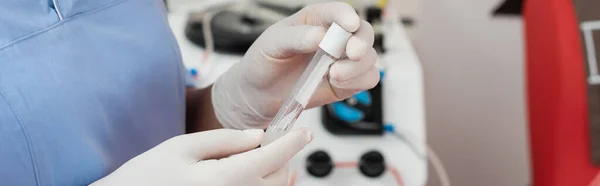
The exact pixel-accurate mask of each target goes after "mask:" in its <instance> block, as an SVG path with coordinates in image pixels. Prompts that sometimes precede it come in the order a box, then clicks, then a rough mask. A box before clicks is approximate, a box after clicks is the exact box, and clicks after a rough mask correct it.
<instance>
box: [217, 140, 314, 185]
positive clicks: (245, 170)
mask: <svg viewBox="0 0 600 186" xmlns="http://www.w3.org/2000/svg"><path fill="white" fill-rule="evenodd" d="M311 140H312V133H311V132H310V131H308V130H307V129H301V130H294V131H292V132H290V133H288V134H286V135H284V136H282V137H281V138H279V139H277V140H275V141H273V142H271V143H270V144H268V145H266V146H262V147H260V148H257V149H254V150H251V151H248V152H244V153H241V154H237V155H235V156H232V157H229V158H226V159H222V161H223V162H224V163H225V164H226V166H232V167H237V169H236V170H235V171H238V172H236V173H237V174H243V175H255V176H257V177H260V178H262V177H264V176H266V175H268V174H269V173H272V172H274V171H276V170H278V169H280V168H281V167H282V166H283V165H285V164H286V163H287V162H288V161H289V160H290V159H291V158H292V157H293V156H294V155H295V154H296V153H298V152H299V151H300V150H302V149H303V148H304V146H305V145H306V144H308V143H309V142H310V141H311Z"/></svg>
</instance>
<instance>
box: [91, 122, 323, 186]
mask: <svg viewBox="0 0 600 186" xmlns="http://www.w3.org/2000/svg"><path fill="white" fill-rule="evenodd" d="M263 135H264V133H263V131H262V130H258V129H254V130H245V131H238V130H231V129H220V130H212V131H206V132H200V133H194V134H187V135H181V136H177V137H174V138H172V139H169V140H167V141H165V142H163V143H162V144H159V145H158V146H156V147H154V148H152V149H150V150H148V151H147V152H145V153H143V154H141V155H139V156H137V157H135V158H133V159H131V160H129V161H128V162H127V163H125V164H123V165H122V166H121V167H120V168H119V169H117V170H116V171H115V172H113V173H111V174H110V175H108V176H107V177H104V178H103V179H101V180H98V181H97V182H95V183H93V184H92V186H113V185H127V186H167V185H168V186H188V185H189V186H203V185H206V186H208V185H211V186H212V185H214V186H240V185H244V186H282V185H287V183H288V172H287V171H288V168H287V162H288V161H289V160H290V159H291V158H292V157H293V156H294V155H295V154H296V153H297V152H298V151H300V150H301V149H302V148H304V146H305V145H306V144H308V143H309V142H310V141H311V140H312V134H311V133H310V132H309V131H308V130H305V129H302V130H296V131H293V132H290V133H288V134H287V135H285V136H283V137H282V138H280V139H279V140H276V141H274V142H273V143H271V144H269V145H267V146H264V147H260V148H256V147H258V145H260V142H261V140H262V138H263Z"/></svg>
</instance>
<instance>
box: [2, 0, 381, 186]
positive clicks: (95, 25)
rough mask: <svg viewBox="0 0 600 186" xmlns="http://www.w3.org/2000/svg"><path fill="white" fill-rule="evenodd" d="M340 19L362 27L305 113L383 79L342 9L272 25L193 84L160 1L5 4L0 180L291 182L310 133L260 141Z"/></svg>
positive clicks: (53, 185)
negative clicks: (212, 78) (202, 83)
mask: <svg viewBox="0 0 600 186" xmlns="http://www.w3.org/2000/svg"><path fill="white" fill-rule="evenodd" d="M332 22H336V23H338V24H339V25H341V26H342V27H343V28H344V29H346V30H347V31H350V32H354V35H353V36H352V38H350V40H349V41H348V45H347V48H346V56H347V58H346V59H343V60H340V61H338V62H336V63H335V64H333V65H332V66H331V69H330V71H329V77H328V79H326V80H325V81H323V82H324V83H322V84H321V87H320V88H319V89H318V91H317V93H316V94H315V96H314V99H313V100H312V102H311V104H310V106H311V107H316V106H319V105H323V104H326V103H331V102H334V101H338V100H341V99H344V98H347V97H349V96H351V95H353V94H355V93H357V92H359V91H363V90H366V89H369V88H371V87H373V86H375V85H376V83H377V82H378V81H379V73H378V71H377V69H376V68H375V60H376V58H377V54H376V53H375V50H374V49H373V48H372V44H373V28H372V27H371V26H370V25H369V24H368V23H366V22H364V21H360V20H359V17H358V16H357V14H356V13H355V11H354V10H353V8H352V7H351V6H349V5H347V4H344V3H324V4H316V5H312V6H308V7H306V8H304V9H303V10H301V11H299V12H298V13H296V14H294V15H292V16H290V17H289V18H286V19H285V20H282V21H280V22H278V23H276V24H275V25H273V26H271V27H270V28H269V29H268V30H266V31H265V32H264V34H262V35H261V36H260V38H259V39H258V40H257V41H256V42H255V43H254V44H253V45H252V47H251V48H250V49H249V50H248V52H247V53H246V54H245V56H244V57H243V59H242V61H241V62H240V63H238V64H236V65H235V66H233V67H232V68H231V69H230V70H229V71H228V72H227V73H225V74H224V75H223V76H222V77H221V78H220V79H219V80H217V82H216V83H215V84H214V85H213V86H211V87H209V88H206V89H202V90H194V89H189V88H188V89H186V88H185V87H186V86H185V85H186V83H185V82H186V81H185V78H184V76H185V74H186V71H185V70H184V68H183V66H182V62H181V56H180V52H179V50H178V47H177V43H176V41H175V39H174V37H173V35H172V33H171V30H170V29H169V26H168V24H167V17H166V12H165V9H164V6H163V3H162V1H160V0H102V1H98V0H2V1H0V185H2V186H30V185H31V186H33V185H40V186H69V185H90V184H91V185H97V186H105V185H119V186H121V185H127V186H131V185H139V186H153V185H169V186H178V185H190V186H192V185H193V186H198V185H210V186H254V185H285V184H286V183H287V176H288V172H287V171H288V168H287V162H288V161H289V159H290V158H291V157H292V156H293V155H295V154H296V153H297V152H298V151H299V150H301V149H302V148H303V147H304V145H306V144H307V143H309V142H310V141H311V139H312V134H311V133H310V132H309V131H308V130H306V129H301V130H296V131H293V132H290V133H289V134H287V135H285V136H284V137H282V138H280V139H279V140H277V141H275V142H273V143H271V144H270V145H267V146H264V147H260V148H256V147H257V146H258V145H259V144H260V141H261V139H262V138H263V136H264V134H263V132H262V130H260V129H264V128H266V127H267V125H268V123H269V121H270V120H271V118H273V116H274V115H275V113H276V112H277V110H278V108H279V107H280V106H281V105H282V102H283V100H284V99H285V98H286V96H287V94H288V92H289V91H290V89H291V86H293V84H294V83H295V81H296V80H297V79H298V77H299V75H300V74H301V72H302V71H303V69H304V68H305V67H306V65H307V60H308V59H309V57H310V56H311V54H312V53H314V52H315V51H316V50H317V44H318V42H319V40H320V39H321V38H322V37H323V36H324V33H325V31H326V29H327V27H328V25H330V24H331V23H332ZM188 85H189V84H188ZM186 114H187V120H186ZM186 122H187V124H188V126H189V127H188V129H189V130H187V131H186ZM219 128H225V129H219ZM213 129H215V130H213ZM252 129H253V130H252ZM186 133H187V134H186Z"/></svg>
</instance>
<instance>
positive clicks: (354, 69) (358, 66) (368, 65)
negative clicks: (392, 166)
mask: <svg viewBox="0 0 600 186" xmlns="http://www.w3.org/2000/svg"><path fill="white" fill-rule="evenodd" d="M367 51H368V52H367V53H366V54H365V56H364V57H362V59H361V60H360V61H353V60H350V59H342V60H338V61H336V62H335V63H333V65H331V68H330V69H329V81H330V82H332V85H336V83H338V84H339V82H345V81H348V80H350V79H353V78H355V77H358V76H360V75H362V74H365V73H367V72H369V71H371V70H372V68H373V67H375V63H376V62H377V52H376V51H375V49H374V48H373V47H369V49H368V50H367Z"/></svg>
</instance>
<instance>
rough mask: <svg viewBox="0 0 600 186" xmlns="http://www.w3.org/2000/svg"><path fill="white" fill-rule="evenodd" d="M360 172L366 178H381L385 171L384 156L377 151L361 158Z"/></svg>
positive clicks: (359, 163)
mask: <svg viewBox="0 0 600 186" xmlns="http://www.w3.org/2000/svg"><path fill="white" fill-rule="evenodd" d="M358 166H359V168H360V172H362V173H363V174H364V175H365V176H367V177H371V178H375V177H378V176H381V175H382V174H383V172H384V171H385V160H384V159H383V155H382V154H381V153H379V152H377V151H369V152H367V153H365V154H364V155H362V156H361V157H360V162H358Z"/></svg>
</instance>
